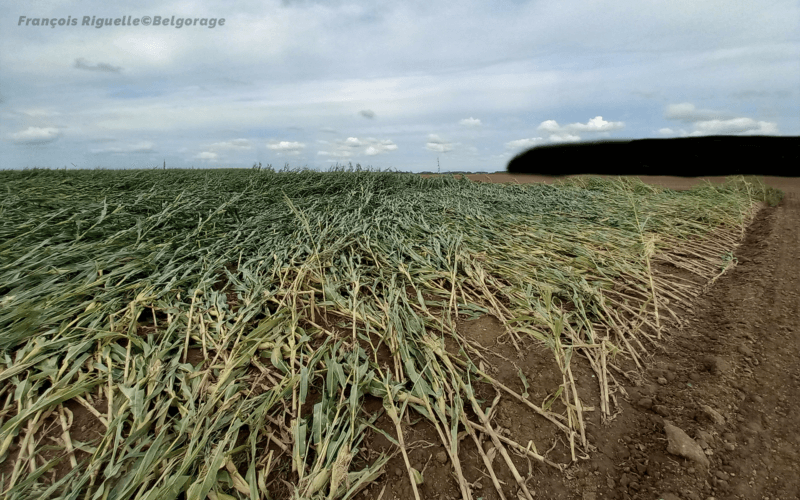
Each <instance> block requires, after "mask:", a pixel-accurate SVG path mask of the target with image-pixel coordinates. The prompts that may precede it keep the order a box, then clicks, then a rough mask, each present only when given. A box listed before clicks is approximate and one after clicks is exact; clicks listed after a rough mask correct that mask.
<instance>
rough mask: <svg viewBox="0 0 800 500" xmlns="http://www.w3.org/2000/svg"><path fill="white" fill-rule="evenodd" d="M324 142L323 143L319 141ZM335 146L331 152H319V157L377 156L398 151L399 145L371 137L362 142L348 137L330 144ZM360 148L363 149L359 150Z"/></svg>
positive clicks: (356, 138)
mask: <svg viewBox="0 0 800 500" xmlns="http://www.w3.org/2000/svg"><path fill="white" fill-rule="evenodd" d="M319 142H323V141H319ZM325 143H326V144H328V142H327V141H326V142H325ZM330 145H332V146H333V148H332V149H330V150H329V151H319V152H318V153H317V155H320V156H322V155H325V156H328V157H331V158H339V159H347V158H352V157H354V156H358V155H361V154H364V155H367V156H377V155H380V154H384V153H388V152H391V151H397V144H395V143H394V142H392V141H391V140H389V139H382V140H378V139H374V138H372V137H369V138H367V139H364V140H361V139H359V138H358V137H348V138H347V139H345V140H343V141H334V142H332V143H330ZM359 148H363V149H362V150H359Z"/></svg>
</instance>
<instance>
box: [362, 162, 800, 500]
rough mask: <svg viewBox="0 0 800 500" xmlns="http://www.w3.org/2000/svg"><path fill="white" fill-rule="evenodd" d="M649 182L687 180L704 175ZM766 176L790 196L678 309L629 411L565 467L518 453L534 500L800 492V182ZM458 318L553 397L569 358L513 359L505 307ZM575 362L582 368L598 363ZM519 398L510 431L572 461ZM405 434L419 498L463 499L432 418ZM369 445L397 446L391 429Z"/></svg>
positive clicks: (630, 392) (512, 371)
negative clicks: (687, 454)
mask: <svg viewBox="0 0 800 500" xmlns="http://www.w3.org/2000/svg"><path fill="white" fill-rule="evenodd" d="M469 177H470V178H473V180H479V181H491V182H519V183H527V182H541V181H552V179H543V178H536V177H532V176H515V177H512V176H510V175H508V174H491V175H483V174H477V175H472V176H469ZM642 180H643V181H645V182H649V183H654V184H658V185H662V186H664V187H669V188H673V189H687V188H689V187H691V185H693V184H694V183H696V182H702V180H703V179H691V180H687V179H678V178H670V177H642ZM708 180H709V181H710V182H715V183H716V182H722V181H724V179H723V178H710V179H708ZM764 180H765V182H766V183H767V184H769V185H771V186H773V187H776V188H779V189H782V190H784V192H785V193H786V196H785V198H784V200H783V202H782V203H781V204H780V205H778V206H777V207H772V208H770V207H766V206H765V207H764V208H762V209H761V210H760V211H759V212H758V214H757V215H756V217H755V219H754V220H753V222H752V223H751V225H750V227H749V228H748V229H747V232H746V235H745V237H744V239H743V241H742V242H741V244H740V246H738V248H736V250H735V251H734V256H735V257H736V259H737V262H738V264H737V265H736V266H735V267H733V268H732V269H730V268H729V269H728V270H727V271H726V272H725V273H724V274H722V275H721V276H720V277H719V278H718V279H717V280H716V282H715V283H713V285H711V286H710V287H709V288H708V289H707V291H706V293H704V294H703V295H701V296H699V297H698V298H697V299H696V300H695V302H694V304H692V306H691V307H687V308H685V309H680V308H676V310H677V311H679V315H680V318H681V320H682V321H681V325H680V327H678V326H675V327H673V328H671V329H667V330H666V331H665V336H664V340H663V341H662V342H661V343H660V344H659V346H660V347H656V346H651V347H649V349H650V353H651V354H652V356H651V357H650V358H649V359H647V366H649V367H650V368H649V369H648V370H647V373H646V376H645V377H644V379H642V380H636V381H629V380H624V379H622V377H620V380H621V382H622V385H623V386H624V389H625V390H624V391H620V392H619V393H618V394H616V397H617V401H618V402H619V404H620V409H621V412H620V413H618V414H617V415H616V417H615V418H614V419H613V420H612V421H611V422H609V423H607V424H602V423H601V422H600V419H599V415H597V413H599V412H595V413H594V414H588V415H590V416H589V417H588V418H587V422H588V423H587V428H588V429H589V431H588V433H587V437H588V439H589V442H590V443H591V445H592V446H593V447H594V448H595V449H594V450H593V451H592V453H590V455H589V456H587V457H584V458H582V459H579V460H578V462H577V465H574V466H572V467H570V468H569V469H567V471H566V473H562V472H559V471H558V470H555V469H553V468H551V467H547V466H544V465H542V464H540V463H538V462H535V461H534V463H531V461H528V463H527V464H526V463H525V460H522V459H518V458H515V459H514V462H515V464H517V468H518V470H519V471H520V473H521V474H522V475H523V476H526V484H527V486H528V487H529V489H530V490H531V491H532V492H535V498H537V499H581V500H594V499H601V498H602V499H606V498H608V499H629V498H632V499H640V498H641V499H655V498H661V499H664V500H674V499H691V500H694V499H703V500H705V499H708V498H715V499H726V498H742V499H759V500H761V499H770V500H776V499H795V498H800V474H799V473H800V465H799V464H800V432H798V424H800V293H798V292H800V281H799V280H800V269H799V268H800V181H799V180H798V179H785V178H765V179H764ZM657 267H658V269H657V271H658V272H661V273H662V275H669V274H672V275H674V276H677V277H678V278H679V279H684V280H687V282H688V281H690V280H691V278H692V277H691V276H690V275H689V273H687V272H686V271H684V270H681V269H678V268H674V267H673V266H670V265H668V264H666V263H664V264H663V265H660V266H657ZM459 329H460V331H461V332H462V333H464V334H465V335H466V336H467V337H468V338H471V339H473V340H475V341H477V342H478V343H480V344H481V345H482V346H483V347H485V348H486V349H487V350H488V351H487V354H486V358H487V360H488V361H489V362H490V363H491V364H494V365H495V366H496V367H497V368H498V372H499V374H498V375H497V377H498V379H500V380H503V381H504V382H505V383H507V384H509V385H511V386H512V387H517V386H519V389H520V390H522V388H521V383H520V382H519V378H518V377H517V375H516V369H521V370H522V371H523V372H524V373H526V375H527V377H528V380H529V381H530V385H531V393H532V394H531V396H532V400H539V401H541V400H542V398H544V397H547V392H546V391H544V392H542V393H539V392H537V391H539V389H536V388H537V387H543V388H546V387H552V386H557V385H558V384H559V383H560V372H559V371H558V367H556V366H554V362H553V361H552V356H550V357H549V360H548V357H547V356H546V353H538V352H536V351H535V350H529V351H528V352H526V357H525V359H523V360H519V359H517V360H516V361H515V362H512V361H511V360H513V359H515V357H516V356H514V355H513V354H514V353H513V349H512V348H511V347H509V346H508V345H503V344H501V343H499V342H498V337H502V333H503V331H502V328H501V326H500V324H499V322H498V321H497V320H495V319H494V318H491V317H484V318H481V319H479V320H476V321H473V322H469V323H466V322H464V323H461V324H459ZM529 347H530V346H529ZM489 352H491V354H490V353H489ZM512 364H513V365H514V366H513V367H512V366H511V365H512ZM575 370H576V374H578V375H577V376H580V377H581V378H584V379H585V378H586V377H588V376H589V375H590V374H591V371H584V372H581V371H580V369H579V368H577V367H576V368H575ZM513 384H515V385H513ZM597 392H598V391H597V389H595V388H593V387H588V386H582V387H579V393H580V395H581V399H582V400H584V401H586V402H588V404H596V402H597V401H598V395H597ZM494 397H495V394H494V392H491V393H489V392H487V393H486V394H481V398H482V399H484V400H489V401H491V400H492V399H493V398H494ZM518 406H519V405H518V404H515V402H513V401H507V400H504V401H501V402H500V404H499V411H498V412H497V423H498V425H499V426H500V427H501V429H502V428H503V427H505V428H506V429H507V433H508V434H507V435H509V436H511V437H514V438H515V439H517V441H518V442H521V443H526V442H528V440H533V441H534V442H535V443H538V446H539V452H540V453H543V452H545V451H547V454H546V456H547V458H549V459H551V460H554V461H556V462H559V463H565V462H569V452H568V448H567V447H566V446H565V443H563V441H562V442H558V440H556V441H553V436H552V430H551V429H549V428H546V427H545V426H543V425H542V424H541V422H538V421H537V418H538V417H537V418H532V417H530V416H529V413H527V412H523V411H521V410H520V408H518ZM704 407H709V408H711V409H713V410H715V411H716V412H717V415H714V414H713V412H707V411H704V410H703V408H704ZM665 419H666V420H668V421H669V422H671V423H672V424H674V425H675V426H677V427H678V428H680V429H682V430H684V431H685V432H686V433H687V434H688V435H689V436H690V437H691V438H694V440H695V442H696V443H698V444H699V445H700V446H701V447H703V448H704V449H705V455H706V457H707V459H708V460H709V466H708V467H706V466H703V465H701V464H698V463H695V462H692V461H690V460H688V459H685V458H682V457H679V456H676V455H673V454H671V453H668V452H667V438H666V435H665V431H664V420H665ZM387 430H389V429H388V428H387ZM405 431H406V432H407V435H406V443H407V446H410V447H411V448H413V450H412V452H411V453H410V456H411V460H412V461H414V462H415V465H416V466H417V467H418V469H419V470H422V469H425V473H424V476H425V483H424V484H423V485H422V486H421V489H420V494H421V498H432V499H436V498H439V499H447V498H459V497H460V495H459V491H458V488H457V486H456V483H455V481H454V480H453V479H452V477H451V475H450V467H449V464H448V463H445V462H444V461H443V462H441V463H439V461H438V460H437V458H436V457H437V452H439V451H440V448H441V446H436V443H438V438H437V437H436V434H435V432H432V431H431V429H427V428H426V427H425V426H424V425H423V424H422V423H419V424H416V425H411V426H409V427H408V428H407V429H405ZM391 434H394V433H393V432H391ZM548 439H549V441H548ZM551 445H552V448H551V449H550V450H549V451H548V448H550V447H551ZM371 446H372V448H373V449H376V450H377V449H382V448H383V449H389V448H390V446H389V443H388V441H386V440H385V438H383V437H379V438H377V439H375V441H373V442H372V443H371ZM462 446H463V448H462V454H463V455H464V459H463V462H462V465H464V470H465V476H466V478H467V480H468V481H470V482H471V483H472V484H473V485H474V489H473V492H474V498H476V499H477V498H483V499H484V500H489V499H495V498H500V497H499V495H498V494H497V492H496V491H495V490H494V488H493V487H492V483H491V481H490V480H489V478H488V476H486V474H485V473H482V472H481V471H482V470H484V469H483V467H482V463H481V459H480V458H479V457H478V454H477V452H476V448H475V446H474V445H473V443H472V442H471V441H470V439H469V438H467V439H465V440H464V441H463V442H462ZM542 448H544V449H542ZM498 462H500V464H498ZM495 464H496V469H498V470H499V469H501V468H503V466H502V465H501V464H502V459H501V458H500V457H499V455H498V456H497V458H496V459H495ZM404 471H405V468H404V466H403V464H402V461H401V460H400V459H399V458H395V459H393V460H392V461H391V462H390V463H389V467H388V469H387V474H386V475H385V476H384V477H383V478H382V479H380V480H378V482H377V483H376V484H375V485H373V487H372V488H370V489H368V490H366V491H365V492H364V493H363V496H362V497H361V498H379V497H381V498H384V499H394V498H397V499H405V498H413V495H412V492H411V489H410V485H409V484H406V483H408V478H407V476H406V475H405V473H404ZM484 476H486V477H484ZM498 479H499V480H500V482H501V484H503V489H504V491H505V492H506V498H513V499H516V498H517V494H518V489H517V486H516V484H515V481H514V479H513V477H512V476H511V474H510V473H507V474H505V475H503V474H500V473H498ZM519 494H521V493H519ZM519 498H524V497H522V496H520V497H519Z"/></svg>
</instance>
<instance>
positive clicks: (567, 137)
mask: <svg viewBox="0 0 800 500" xmlns="http://www.w3.org/2000/svg"><path fill="white" fill-rule="evenodd" d="M548 139H549V140H550V142H578V141H580V140H581V138H580V136H578V135H573V134H551V135H550V137H548Z"/></svg>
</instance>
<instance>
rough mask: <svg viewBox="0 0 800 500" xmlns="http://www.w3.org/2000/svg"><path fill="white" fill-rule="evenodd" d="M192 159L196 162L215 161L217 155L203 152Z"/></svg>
mask: <svg viewBox="0 0 800 500" xmlns="http://www.w3.org/2000/svg"><path fill="white" fill-rule="evenodd" d="M194 157H195V159H197V160H203V161H212V160H216V159H217V158H218V157H219V156H218V155H217V153H214V152H212V151H203V152H202V153H198V154H196V155H195V156H194Z"/></svg>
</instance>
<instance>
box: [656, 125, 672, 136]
mask: <svg viewBox="0 0 800 500" xmlns="http://www.w3.org/2000/svg"><path fill="white" fill-rule="evenodd" d="M658 133H659V134H662V135H673V134H674V133H675V131H674V130H672V129H671V128H669V127H664V128H660V129H658Z"/></svg>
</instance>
